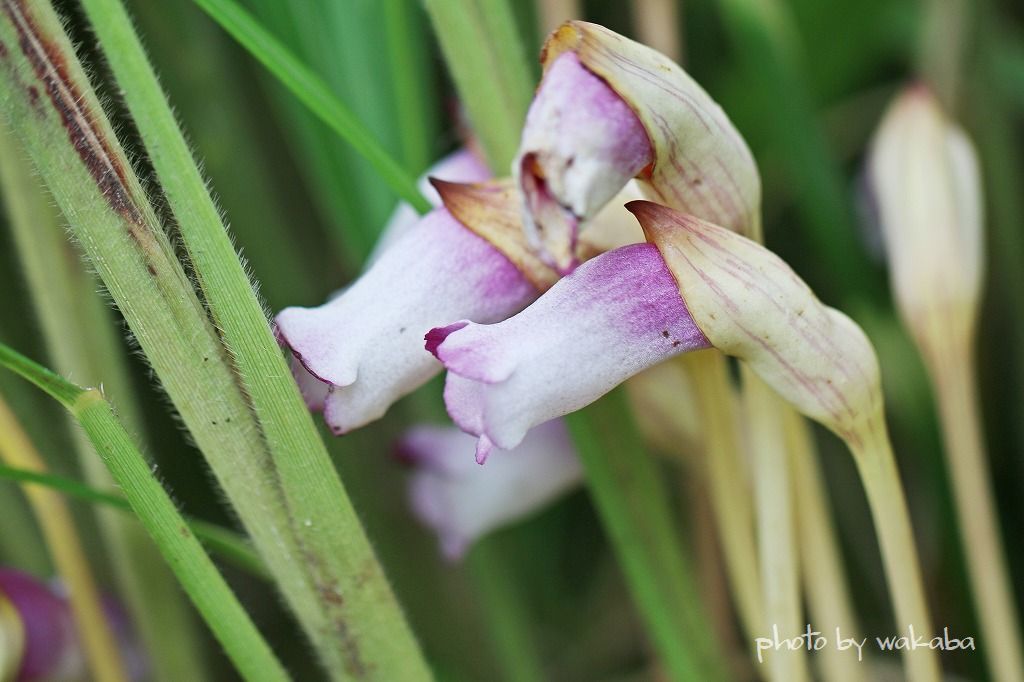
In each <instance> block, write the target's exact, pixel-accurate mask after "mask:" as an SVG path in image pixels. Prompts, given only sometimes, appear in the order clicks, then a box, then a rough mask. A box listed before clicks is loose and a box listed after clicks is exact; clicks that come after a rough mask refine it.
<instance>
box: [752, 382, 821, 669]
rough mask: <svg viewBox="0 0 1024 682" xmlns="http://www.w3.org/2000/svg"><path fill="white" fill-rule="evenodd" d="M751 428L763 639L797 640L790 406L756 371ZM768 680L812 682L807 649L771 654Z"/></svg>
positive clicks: (799, 619) (801, 624) (800, 622)
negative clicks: (787, 419)
mask: <svg viewBox="0 0 1024 682" xmlns="http://www.w3.org/2000/svg"><path fill="white" fill-rule="evenodd" d="M743 398H744V400H745V408H746V409H745V412H744V414H745V417H746V418H745V420H744V421H745V424H746V426H747V428H748V429H749V435H750V443H749V447H750V450H751V453H752V454H753V459H754V466H753V469H754V493H755V494H754V499H755V501H756V504H757V530H758V534H757V535H758V548H759V550H760V556H761V589H762V591H763V593H764V610H765V621H764V625H763V631H762V632H763V634H761V635H760V636H761V637H774V636H775V635H776V633H777V635H778V638H779V639H783V638H784V639H792V638H794V637H798V636H799V635H801V634H802V633H803V632H804V630H805V627H806V622H805V621H804V618H803V611H802V604H801V601H800V567H799V564H798V561H797V557H798V553H797V544H796V523H795V519H794V508H793V491H792V481H791V480H790V476H789V474H790V470H789V464H788V461H789V457H788V455H787V453H786V434H785V431H784V427H783V408H784V404H783V403H782V401H780V400H779V399H778V396H777V395H776V393H775V391H773V390H772V389H771V388H769V387H768V386H767V385H765V383H764V382H763V381H762V380H761V379H760V377H758V376H757V375H756V374H754V373H753V372H751V371H749V370H747V369H746V366H744V371H743ZM765 659H766V664H767V665H768V671H769V674H768V678H769V679H770V680H772V681H773V682H802V681H804V680H807V679H808V674H807V655H806V651H805V650H804V649H803V648H800V649H797V650H795V651H789V650H787V649H786V648H783V649H780V650H778V651H768V652H766V653H765Z"/></svg>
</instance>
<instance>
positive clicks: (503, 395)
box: [431, 244, 708, 459]
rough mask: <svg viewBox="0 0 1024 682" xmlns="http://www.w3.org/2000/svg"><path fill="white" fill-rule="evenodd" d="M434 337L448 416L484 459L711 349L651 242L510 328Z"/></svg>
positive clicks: (570, 284)
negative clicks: (667, 363)
mask: <svg viewBox="0 0 1024 682" xmlns="http://www.w3.org/2000/svg"><path fill="white" fill-rule="evenodd" d="M432 339H433V341H432V344H431V347H432V348H433V352H434V354H435V355H436V356H437V357H438V359H440V360H441V362H443V363H444V366H445V368H446V369H447V370H448V378H447V383H446V385H445V403H446V404H447V407H448V413H449V414H450V415H451V417H452V419H453V420H454V421H455V423H456V424H458V425H459V427H461V428H462V429H463V430H464V431H466V432H468V433H471V434H473V435H475V436H478V437H479V438H480V440H479V443H478V453H477V454H478V458H479V459H484V458H486V456H487V453H488V451H489V448H490V447H492V446H493V447H498V448H502V449H511V448H513V447H515V446H516V445H518V444H519V443H520V442H521V441H522V439H523V437H524V436H525V435H526V433H527V431H529V430H530V429H531V428H532V427H534V426H536V425H538V424H542V423H544V422H546V421H548V420H550V419H554V418H555V417H560V416H562V415H565V414H568V413H570V412H573V411H575V410H578V409H580V408H581V407H584V406H585V405H588V404H589V403H591V402H593V401H594V400H596V399H597V398H599V397H600V396H602V395H604V394H605V393H607V392H608V391H610V390H611V389H612V388H614V387H615V386H616V385H618V384H619V383H621V382H622V381H624V380H625V379H627V378H629V377H631V376H633V375H634V374H636V373H638V372H640V371H641V370H643V369H645V368H647V367H650V366H652V365H655V364H657V363H659V362H661V361H662V360H665V359H666V358H669V357H672V356H674V355H678V354H680V353H683V352H686V351H689V350H695V349H698V348H706V347H708V341H707V339H706V338H704V334H702V333H701V331H700V330H699V329H698V328H697V326H696V325H695V324H694V323H693V320H692V319H691V318H690V315H689V312H688V311H687V309H686V305H685V304H684V303H683V301H682V299H681V298H680V296H679V289H678V287H677V286H676V282H675V280H674V279H673V278H672V275H671V273H670V272H669V270H668V268H667V267H666V265H665V262H664V260H662V258H661V255H660V254H659V253H658V250H657V248H655V247H654V246H651V245H649V244H635V245H632V246H626V247H623V248H621V249H617V250H615V251H610V252H608V253H606V254H603V255H601V256H598V257H596V258H594V259H592V260H590V261H587V262H586V263H584V264H583V265H581V266H580V267H579V268H578V269H577V270H576V271H575V272H573V273H572V274H571V275H569V276H568V277H565V278H564V279H561V280H559V281H558V283H556V284H555V285H554V286H553V287H552V288H551V289H550V290H549V291H548V292H547V293H545V294H544V295H543V296H541V297H540V298H539V299H538V300H537V301H536V303H534V304H533V305H531V306H530V307H529V308H527V309H526V310H524V311H523V312H522V313H520V314H518V315H516V316H515V317H512V318H509V319H507V320H505V321H504V322H500V323H498V324H493V325H481V324H473V323H457V324H455V325H451V326H449V327H448V328H446V329H435V330H433V331H432Z"/></svg>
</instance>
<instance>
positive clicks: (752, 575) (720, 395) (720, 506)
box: [680, 351, 765, 641]
mask: <svg viewBox="0 0 1024 682" xmlns="http://www.w3.org/2000/svg"><path fill="white" fill-rule="evenodd" d="M680 362H682V363H683V365H684V366H685V367H686V370H687V372H688V373H689V375H690V377H691V378H692V380H693V385H694V389H695V393H696V394H697V395H698V396H700V399H699V400H698V401H697V408H698V410H699V411H700V417H701V426H702V428H703V438H704V447H705V457H704V459H705V467H704V468H705V472H706V473H705V475H706V476H707V479H708V489H709V492H710V497H711V504H712V508H713V510H714V515H715V524H716V525H717V527H718V536H719V539H720V541H721V543H722V553H723V555H724V558H725V568H726V572H727V574H728V577H729V584H730V587H731V591H732V594H733V598H734V599H735V600H736V609H737V611H738V612H739V616H740V621H741V623H742V625H743V632H744V634H745V635H746V636H747V638H748V639H749V640H750V641H753V638H755V637H760V636H761V634H760V633H762V632H763V630H762V628H763V627H764V623H765V618H764V604H763V601H762V599H763V597H762V593H761V577H760V576H761V573H760V559H759V558H758V555H757V544H756V540H755V539H754V525H753V519H754V510H753V508H752V507H751V505H750V495H749V494H747V491H748V490H749V488H750V479H749V477H748V476H747V475H745V473H744V472H746V471H747V469H748V466H747V465H746V464H745V463H744V462H743V459H742V456H741V454H740V445H739V438H738V436H739V434H738V429H739V424H740V420H739V415H738V414H737V406H736V398H735V396H734V395H733V389H732V387H731V386H730V385H729V373H728V366H727V365H726V361H725V356H723V355H722V354H721V353H719V352H717V351H709V352H701V353H688V354H686V355H683V356H682V357H681V359H680Z"/></svg>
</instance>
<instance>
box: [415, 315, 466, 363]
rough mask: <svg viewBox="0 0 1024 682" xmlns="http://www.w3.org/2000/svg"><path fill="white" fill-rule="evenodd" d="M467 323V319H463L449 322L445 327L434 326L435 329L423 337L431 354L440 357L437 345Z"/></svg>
mask: <svg viewBox="0 0 1024 682" xmlns="http://www.w3.org/2000/svg"><path fill="white" fill-rule="evenodd" d="M467 324H469V322H468V321H467V320H461V321H459V322H455V323H453V324H449V325H447V326H445V327H434V328H433V329H431V330H430V331H429V332H427V333H426V334H424V335H423V339H424V341H426V344H425V346H426V349H427V351H429V352H430V354H431V355H433V356H434V357H435V358H438V359H440V356H438V354H437V347H438V346H440V345H441V344H442V343H443V342H444V340H445V339H447V338H448V335H449V334H451V333H452V332H456V331H458V330H460V329H462V328H463V327H465V326H466V325H467Z"/></svg>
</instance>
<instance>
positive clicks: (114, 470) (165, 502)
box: [0, 344, 288, 680]
mask: <svg viewBox="0 0 1024 682" xmlns="http://www.w3.org/2000/svg"><path fill="white" fill-rule="evenodd" d="M0 364H2V365H3V366H5V367H7V368H8V369H12V370H14V371H15V372H17V373H18V374H20V375H21V376H23V377H25V378H26V379H28V380H29V381H31V382H32V383H34V384H36V385H37V386H39V387H40V388H42V389H43V390H45V391H46V392H47V393H49V394H50V395H51V396H53V397H54V398H56V399H57V400H59V401H60V402H61V404H63V405H64V406H65V407H66V408H68V410H69V411H70V412H71V414H72V415H74V417H75V418H76V419H77V420H78V422H79V423H80V424H81V425H82V428H83V429H84V430H85V433H86V435H87V436H88V437H89V440H90V441H92V444H93V446H94V447H95V448H96V452H97V453H98V454H99V456H100V458H101V459H102V460H103V462H104V464H106V465H107V467H108V468H109V469H110V473H111V475H112V476H113V478H114V480H115V481H116V482H117V484H118V486H119V487H120V488H121V490H123V491H124V494H125V496H126V497H127V499H128V503H129V504H130V505H131V508H132V510H134V511H135V514H136V515H137V516H138V517H139V520H140V521H141V522H142V525H143V526H144V527H145V528H146V530H147V531H148V532H149V534H150V536H151V537H152V538H153V541H154V542H156V545H157V547H158V548H159V549H160V552H161V554H163V556H164V559H165V560H166V561H167V563H168V565H170V567H171V570H173V571H174V574H175V575H176V576H177V577H178V580H179V581H180V582H181V585H182V587H183V588H184V589H185V592H186V593H188V595H189V597H190V598H191V599H192V602H193V603H194V604H195V606H196V608H197V609H198V610H199V612H200V613H201V614H202V616H203V618H204V620H206V623H207V624H208V625H209V626H210V629H211V630H212V631H213V634H214V636H216V638H217V640H218V641H219V642H220V643H221V645H222V646H223V647H224V650H225V652H226V653H227V655H228V657H229V658H230V659H231V661H232V662H233V663H234V664H235V667H236V668H237V669H238V672H239V673H241V675H242V676H243V677H244V678H245V679H246V680H287V679H288V674H287V673H286V672H285V670H284V668H282V667H281V664H280V662H278V660H277V658H276V657H275V656H274V654H273V653H272V652H271V651H270V647H268V646H267V644H266V642H265V641H264V640H263V637H262V636H261V635H260V633H259V632H258V631H257V630H256V627H255V626H254V625H253V624H252V621H251V620H250V619H249V615H248V614H247V613H246V612H245V609H243V608H242V605H241V604H240V603H239V602H238V599H237V598H236V597H235V595H234V593H233V592H232V591H231V588H230V587H228V584H227V583H226V582H224V578H223V577H221V575H220V573H218V572H217V569H216V567H215V566H214V565H213V562H212V561H210V557H209V556H207V554H206V552H205V551H204V550H203V547H202V545H201V544H200V543H199V541H198V540H197V539H196V537H195V535H193V533H192V530H191V529H190V527H189V525H188V524H187V523H186V521H185V519H183V518H182V516H181V514H180V513H179V512H178V510H177V508H176V507H175V506H174V503H173V502H172V501H171V498H170V497H169V496H168V495H167V492H166V491H165V490H164V489H163V487H162V486H161V485H160V482H159V481H157V480H156V477H155V476H154V475H153V472H152V471H151V470H150V468H149V465H148V464H147V463H146V460H145V458H144V457H143V456H142V453H140V452H139V450H138V448H137V447H136V446H135V444H134V443H133V442H132V440H131V437H129V435H128V432H127V431H125V430H124V427H123V426H121V423H120V422H119V421H118V420H117V417H115V416H114V412H113V410H112V409H111V407H110V404H109V403H107V401H106V400H105V399H104V398H103V395H102V394H101V393H100V392H99V391H98V390H96V389H83V388H81V387H79V386H75V385H74V384H72V383H70V382H68V381H66V380H64V379H62V378H61V377H59V376H57V375H56V374H54V373H53V372H51V371H50V370H48V369H46V368H44V367H42V366H40V365H38V364H36V363H34V362H33V361H31V360H29V359H28V358H26V357H24V356H22V355H21V354H19V353H17V352H16V351H14V350H13V349H11V348H9V347H7V346H5V345H2V344H0ZM47 479H48V480H50V477H47ZM79 492H80V490H79ZM183 653H184V652H183Z"/></svg>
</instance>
